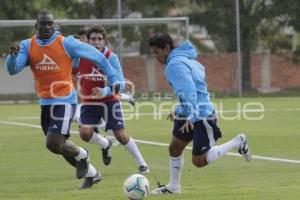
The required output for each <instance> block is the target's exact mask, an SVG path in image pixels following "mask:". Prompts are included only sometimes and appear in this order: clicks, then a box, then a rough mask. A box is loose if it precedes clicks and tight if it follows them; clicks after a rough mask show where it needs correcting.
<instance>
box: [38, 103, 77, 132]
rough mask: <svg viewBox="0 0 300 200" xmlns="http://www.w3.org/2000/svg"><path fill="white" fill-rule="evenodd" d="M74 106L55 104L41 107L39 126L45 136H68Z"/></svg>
mask: <svg viewBox="0 0 300 200" xmlns="http://www.w3.org/2000/svg"><path fill="white" fill-rule="evenodd" d="M75 110H76V104H55V105H45V106H41V125H42V129H43V132H44V134H45V135H47V133H48V132H51V133H59V134H63V135H66V136H70V126H71V122H72V119H73V116H74V113H75Z"/></svg>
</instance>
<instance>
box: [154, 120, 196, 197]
mask: <svg viewBox="0 0 300 200" xmlns="http://www.w3.org/2000/svg"><path fill="white" fill-rule="evenodd" d="M184 123H185V121H184V120H175V121H174V127H173V138H172V141H171V144H170V146H169V154H170V165H169V168H170V177H169V183H168V184H167V185H165V186H164V185H159V187H158V188H157V189H155V190H153V191H152V192H151V193H152V194H155V195H159V194H168V193H180V192H181V186H180V177H181V171H182V169H183V165H184V154H183V150H184V149H185V147H186V146H187V145H188V144H189V143H190V141H191V140H192V138H193V131H190V132H188V133H181V131H179V129H180V127H181V126H182V125H183V124H184Z"/></svg>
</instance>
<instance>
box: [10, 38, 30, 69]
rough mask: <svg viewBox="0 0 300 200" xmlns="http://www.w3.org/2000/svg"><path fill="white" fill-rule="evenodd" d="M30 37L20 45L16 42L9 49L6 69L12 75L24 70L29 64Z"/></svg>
mask: <svg viewBox="0 0 300 200" xmlns="http://www.w3.org/2000/svg"><path fill="white" fill-rule="evenodd" d="M28 48H29V39H27V40H23V41H22V42H21V44H20V46H19V45H18V44H17V43H14V44H13V45H12V46H11V47H10V50H9V55H8V56H7V58H6V69H7V71H8V73H9V74H10V75H14V74H17V73H19V72H20V71H22V70H23V69H24V68H25V67H26V66H28V65H29V61H28Z"/></svg>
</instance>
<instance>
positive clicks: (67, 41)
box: [63, 36, 118, 85]
mask: <svg viewBox="0 0 300 200" xmlns="http://www.w3.org/2000/svg"><path fill="white" fill-rule="evenodd" d="M63 45H64V47H65V49H66V51H67V53H68V54H69V55H70V57H71V58H72V59H76V58H85V59H87V60H90V61H91V62H93V63H95V64H96V65H97V67H98V68H99V69H100V70H102V71H103V72H104V74H105V75H106V76H107V79H108V82H109V84H110V85H113V84H115V83H116V82H117V81H118V77H117V73H116V70H115V69H114V68H113V67H112V66H111V64H110V63H109V61H108V60H107V59H106V58H105V56H104V55H103V54H102V53H100V52H99V51H98V50H97V49H96V48H94V47H92V46H91V45H88V44H86V43H83V42H80V41H79V40H77V39H75V38H74V37H73V36H69V37H66V38H64V40H63Z"/></svg>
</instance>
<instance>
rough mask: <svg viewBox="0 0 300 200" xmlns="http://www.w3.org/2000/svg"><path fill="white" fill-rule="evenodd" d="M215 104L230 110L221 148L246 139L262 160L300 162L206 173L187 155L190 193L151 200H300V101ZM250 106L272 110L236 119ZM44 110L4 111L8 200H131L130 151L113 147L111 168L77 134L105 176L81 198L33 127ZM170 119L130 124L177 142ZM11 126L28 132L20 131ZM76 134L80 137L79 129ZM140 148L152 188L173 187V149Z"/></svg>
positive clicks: (138, 133)
mask: <svg viewBox="0 0 300 200" xmlns="http://www.w3.org/2000/svg"><path fill="white" fill-rule="evenodd" d="M214 102H215V103H216V105H217V106H218V107H221V106H223V107H222V108H223V109H224V110H225V112H224V113H223V115H224V116H222V117H221V118H220V120H219V126H220V127H221V129H222V132H223V138H222V139H220V140H219V141H218V143H219V144H220V143H223V142H225V141H227V140H228V139H230V138H232V137H234V136H235V135H236V134H238V133H239V132H244V133H246V134H247V135H248V137H249V140H250V145H251V147H252V151H253V154H254V155H257V156H263V157H272V158H282V159H289V160H294V161H296V162H295V163H292V162H288V161H287V162H279V161H270V160H265V159H253V160H252V161H251V162H250V163H247V162H245V161H244V160H243V159H242V158H241V157H235V156H231V155H226V156H225V157H223V158H222V159H220V160H218V161H216V162H215V163H213V164H212V165H210V166H207V167H205V168H200V169H198V168H196V167H194V166H193V165H192V163H191V151H190V150H186V152H185V166H184V169H183V173H182V180H181V182H182V194H180V195H166V196H151V195H150V196H148V197H147V199H152V200H159V199H166V200H167V199H184V200H199V199H203V200H216V199H217V200H235V199H238V200H258V199H259V200H260V199H261V200H275V199H276V200H296V199H300V148H299V142H300V133H299V130H300V123H299V121H300V118H299V116H300V98H296V97H289V98H242V99H219V100H216V101H214ZM249 102H255V103H260V104H261V105H263V106H264V108H265V111H264V112H250V113H247V116H243V114H242V115H241V116H240V117H236V115H237V112H235V110H236V109H239V107H238V106H239V105H241V106H242V107H243V106H245V105H247V103H249ZM158 104H159V103H157V105H158ZM138 106H139V104H138ZM125 107H126V106H125ZM250 107H251V106H250ZM250 107H248V108H250ZM253 108H254V109H255V108H257V107H255V106H254V107H253ZM39 109H40V108H39V105H0V199H1V200H11V199H20V200H26V199H43V200H44V199H45V200H54V199H55V200H58V199H60V200H68V199H69V200H77V199H78V200H79V199H80V200H92V199H93V200H97V199H99V200H100V199H101V200H108V199H110V200H120V199H126V197H125V196H124V194H123V189H122V187H123V182H124V180H125V179H126V177H128V176H129V175H131V174H134V173H135V172H136V168H137V167H136V165H135V163H134V160H133V158H132V157H130V155H129V154H128V153H127V152H126V151H125V150H124V148H123V147H122V146H116V147H113V149H112V153H113V160H112V163H111V165H110V166H104V165H103V164H102V160H101V157H100V151H99V150H98V148H97V147H96V146H94V145H91V144H87V143H84V142H82V141H81V140H80V138H79V137H78V135H77V134H74V135H73V136H72V140H73V141H74V142H75V143H76V144H78V145H81V146H84V147H87V148H88V149H89V151H90V155H91V161H92V163H94V164H95V165H96V167H97V168H98V169H99V170H100V171H101V173H102V175H103V177H104V180H103V181H102V182H100V183H99V184H98V185H95V186H94V187H93V188H91V189H88V190H83V191H79V190H77V188H78V186H79V185H80V184H81V181H82V180H78V179H76V178H75V170H74V169H73V168H72V167H70V166H69V165H68V164H67V163H66V162H65V161H64V160H63V159H62V158H61V157H60V156H57V155H54V154H51V153H49V152H48V151H47V149H46V148H45V145H44V136H43V134H42V131H41V129H38V128H31V127H27V126H26V124H33V125H39V119H38V116H39V112H40V110H39ZM125 110H126V109H125ZM139 112H141V113H150V112H151V106H149V107H147V106H142V107H140V109H139ZM262 114H263V118H262V119H261V120H249V119H246V118H247V117H252V118H254V117H256V118H257V117H259V116H261V115H262ZM165 117H166V115H163V116H162V119H161V120H154V117H153V116H152V115H141V116H140V117H139V119H132V120H127V121H126V127H127V132H128V133H129V134H130V135H131V136H133V137H134V138H136V139H138V140H146V141H153V142H160V143H169V141H170V138H171V128H172V124H171V123H170V122H168V121H166V120H165ZM229 118H232V119H231V120H229ZM7 121H10V122H14V123H15V122H17V123H24V125H22V124H20V125H12V124H8V123H7ZM72 130H75V131H76V130H77V126H76V125H75V124H74V125H73V128H72ZM138 146H139V148H140V150H141V152H142V154H143V155H144V157H145V159H146V161H147V162H148V164H149V165H150V168H151V173H150V174H149V175H148V176H147V177H148V179H149V181H150V183H151V189H153V188H155V187H156V181H155V176H156V177H157V178H158V179H159V180H160V182H161V183H166V182H167V181H168V177H169V170H168V165H169V157H168V149H167V147H165V146H156V145H148V144H138Z"/></svg>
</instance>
